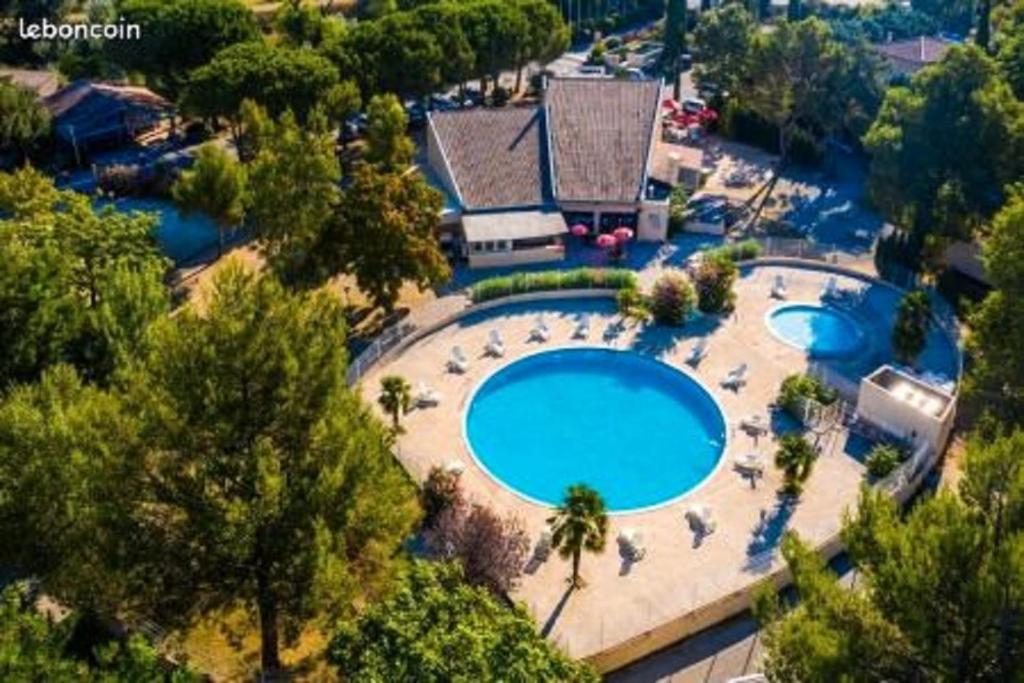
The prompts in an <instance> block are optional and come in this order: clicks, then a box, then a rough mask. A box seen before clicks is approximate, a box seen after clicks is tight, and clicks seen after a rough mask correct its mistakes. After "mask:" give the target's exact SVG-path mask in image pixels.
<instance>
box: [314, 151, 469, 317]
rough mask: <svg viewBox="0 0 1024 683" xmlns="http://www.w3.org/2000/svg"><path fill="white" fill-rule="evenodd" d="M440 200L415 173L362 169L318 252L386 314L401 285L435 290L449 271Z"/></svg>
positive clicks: (392, 308) (360, 167)
mask: <svg viewBox="0 0 1024 683" xmlns="http://www.w3.org/2000/svg"><path fill="white" fill-rule="evenodd" d="M440 212H441V196H440V193H438V192H437V190H435V189H434V188H432V187H430V185H429V184H427V182H426V180H424V178H423V176H421V175H420V174H419V173H414V172H404V173H399V172H390V173H389V172H386V171H382V170H380V169H379V168H377V167H376V166H374V165H372V164H360V165H359V166H358V167H357V168H356V170H355V172H354V173H353V175H352V184H351V185H350V186H349V187H348V188H347V189H346V191H345V193H344V196H343V197H342V200H341V205H340V206H339V208H338V211H337V214H336V217H335V219H334V220H333V221H331V225H330V227H329V229H328V230H327V232H326V233H325V239H324V240H323V242H322V243H321V245H320V247H319V251H320V253H321V254H322V257H323V258H324V259H326V262H327V264H328V268H329V270H330V271H331V272H347V273H351V274H352V275H354V276H355V278H356V282H357V284H358V285H359V288H360V289H361V290H362V291H363V292H365V293H366V294H368V295H369V296H370V298H371V299H372V300H373V302H374V304H375V305H377V306H380V307H382V308H383V309H384V310H385V311H386V312H387V313H391V312H392V311H393V310H394V306H395V302H397V301H398V295H399V291H400V290H401V288H402V285H403V284H405V283H407V282H411V283H413V284H415V285H416V286H418V287H419V288H420V289H426V288H429V287H436V286H438V285H440V284H442V283H444V282H445V281H447V279H448V278H449V276H450V275H451V270H450V268H449V267H448V262H447V261H446V259H445V257H444V254H443V253H442V252H441V249H440V245H439V244H438V241H437V229H438V227H439V225H440V216H441V213H440Z"/></svg>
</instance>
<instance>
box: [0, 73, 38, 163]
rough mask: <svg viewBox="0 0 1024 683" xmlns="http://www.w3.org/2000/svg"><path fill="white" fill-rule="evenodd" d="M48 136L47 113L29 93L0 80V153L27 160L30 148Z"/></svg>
mask: <svg viewBox="0 0 1024 683" xmlns="http://www.w3.org/2000/svg"><path fill="white" fill-rule="evenodd" d="M49 133H50V113H49V112H48V111H47V110H46V109H45V108H44V107H43V106H42V105H41V104H39V101H38V99H37V98H36V95H35V93H34V92H32V91H31V90H28V89H26V88H22V87H20V86H18V85H15V84H13V83H10V82H8V81H6V80H3V79H0V151H3V150H13V151H14V152H16V153H17V154H18V156H19V157H20V158H21V159H26V158H28V155H29V152H30V151H31V149H32V147H33V146H34V145H35V144H36V143H37V142H39V141H40V140H42V139H43V138H44V137H45V136H46V135H48V134H49Z"/></svg>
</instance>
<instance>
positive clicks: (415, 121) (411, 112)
mask: <svg viewBox="0 0 1024 683" xmlns="http://www.w3.org/2000/svg"><path fill="white" fill-rule="evenodd" d="M405 114H406V116H408V117H409V128H412V129H414V130H415V129H417V128H422V127H423V126H424V125H426V123H427V109H426V107H424V106H423V103H422V102H413V101H407V102H406V103H405Z"/></svg>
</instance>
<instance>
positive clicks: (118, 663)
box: [0, 584, 200, 683]
mask: <svg viewBox="0 0 1024 683" xmlns="http://www.w3.org/2000/svg"><path fill="white" fill-rule="evenodd" d="M76 623H77V620H76V618H75V617H74V616H72V617H70V618H66V619H64V620H63V621H62V622H61V623H60V624H54V623H53V622H52V621H50V620H49V619H48V618H47V617H45V616H44V615H42V614H40V613H38V612H37V611H36V609H35V601H34V600H33V599H32V596H31V595H30V593H29V591H28V590H27V589H26V587H25V586H23V585H21V584H14V585H11V586H8V587H7V588H5V589H4V590H3V591H2V592H0V678H2V679H3V680H5V681H77V682H79V683H93V682H95V683H114V682H115V681H159V682H164V683H191V682H192V681H199V680H200V679H199V677H198V676H195V675H193V674H191V673H190V672H189V671H188V670H186V669H184V668H182V667H178V666H174V667H168V666H167V665H166V664H165V662H164V661H162V660H161V659H160V657H159V656H158V655H157V653H156V651H155V650H154V649H153V647H152V646H150V645H149V643H147V642H146V641H145V640H144V639H143V638H142V637H141V636H133V637H131V638H128V639H127V640H125V641H124V642H118V641H111V642H108V643H106V644H101V645H100V646H98V647H97V648H96V649H95V651H94V652H92V653H90V655H91V659H92V661H89V660H88V659H86V658H84V657H83V658H78V657H76V656H75V655H74V654H72V653H71V652H69V650H71V649H72V648H71V647H70V645H71V640H72V638H73V636H74V628H75V625H76Z"/></svg>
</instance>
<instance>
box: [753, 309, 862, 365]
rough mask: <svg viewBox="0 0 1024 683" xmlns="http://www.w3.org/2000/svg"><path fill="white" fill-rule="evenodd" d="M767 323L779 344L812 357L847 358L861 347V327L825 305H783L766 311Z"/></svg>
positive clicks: (846, 316)
mask: <svg viewBox="0 0 1024 683" xmlns="http://www.w3.org/2000/svg"><path fill="white" fill-rule="evenodd" d="M767 324H768V329H770V330H771V331H772V334H774V335H775V336H776V337H778V338H779V339H781V340H782V341H783V342H785V343H787V344H789V345H790V346H795V347H796V348H798V349H802V350H804V351H806V352H807V353H808V355H810V356H813V357H816V358H839V357H843V356H851V355H853V354H855V353H856V352H857V351H859V350H860V348H861V347H862V346H863V344H864V331H863V330H862V329H861V326H860V325H859V324H858V323H857V322H856V321H855V320H854V319H853V318H851V317H850V316H848V315H847V314H845V313H843V312H841V311H838V310H836V309H834V308H829V307H826V306H817V305H815V304H784V305H782V306H778V307H777V308H774V309H772V310H771V311H769V312H768V316H767Z"/></svg>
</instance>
